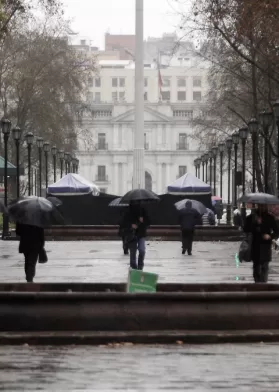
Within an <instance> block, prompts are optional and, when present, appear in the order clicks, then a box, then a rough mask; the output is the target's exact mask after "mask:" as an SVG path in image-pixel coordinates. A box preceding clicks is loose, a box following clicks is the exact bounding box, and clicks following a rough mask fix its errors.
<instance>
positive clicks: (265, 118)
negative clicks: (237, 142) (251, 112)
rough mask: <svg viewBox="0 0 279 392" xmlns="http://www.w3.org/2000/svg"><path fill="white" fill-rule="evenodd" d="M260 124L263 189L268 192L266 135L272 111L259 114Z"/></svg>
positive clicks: (267, 134) (270, 123) (271, 121)
mask: <svg viewBox="0 0 279 392" xmlns="http://www.w3.org/2000/svg"><path fill="white" fill-rule="evenodd" d="M259 119H260V124H261V126H262V128H263V133H264V191H265V193H268V148H269V146H268V137H269V127H270V126H271V125H272V123H273V113H271V112H261V113H260V114H259Z"/></svg>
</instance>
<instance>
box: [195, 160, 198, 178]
mask: <svg viewBox="0 0 279 392" xmlns="http://www.w3.org/2000/svg"><path fill="white" fill-rule="evenodd" d="M194 166H195V176H196V177H198V165H197V160H196V159H195V160H194Z"/></svg>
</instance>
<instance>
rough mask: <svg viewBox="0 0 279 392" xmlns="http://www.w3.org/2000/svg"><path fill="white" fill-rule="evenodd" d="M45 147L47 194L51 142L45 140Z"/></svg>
mask: <svg viewBox="0 0 279 392" xmlns="http://www.w3.org/2000/svg"><path fill="white" fill-rule="evenodd" d="M43 148H44V153H45V165H46V167H45V170H46V194H47V188H48V154H49V152H50V144H49V142H45V143H44V146H43Z"/></svg>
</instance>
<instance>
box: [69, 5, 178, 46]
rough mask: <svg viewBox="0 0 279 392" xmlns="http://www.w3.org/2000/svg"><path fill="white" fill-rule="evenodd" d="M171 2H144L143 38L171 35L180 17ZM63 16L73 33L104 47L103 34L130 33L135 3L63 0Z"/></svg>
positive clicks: (133, 22) (133, 26) (132, 25)
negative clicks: (70, 21) (67, 20)
mask: <svg viewBox="0 0 279 392" xmlns="http://www.w3.org/2000/svg"><path fill="white" fill-rule="evenodd" d="M174 4H175V1H174V0H145V37H148V36H160V35H162V33H164V32H174V31H175V30H176V28H177V26H178V23H179V18H178V16H177V15H176V16H175V14H176V12H175V11H176V9H175V8H174ZM64 6H65V14H66V17H67V18H69V19H70V20H72V28H73V30H74V31H75V32H77V33H79V34H80V35H83V36H88V37H90V38H91V39H92V41H93V42H92V43H93V45H96V46H99V47H102V48H103V46H104V34H105V33H106V32H107V31H108V32H110V33H111V34H133V33H134V31H135V0H64Z"/></svg>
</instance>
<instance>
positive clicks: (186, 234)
mask: <svg viewBox="0 0 279 392" xmlns="http://www.w3.org/2000/svg"><path fill="white" fill-rule="evenodd" d="M193 238H194V230H182V249H183V250H185V251H187V252H188V254H190V253H192V246H193Z"/></svg>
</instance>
